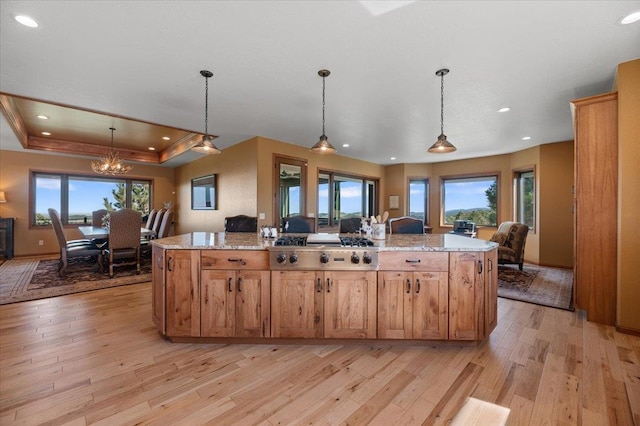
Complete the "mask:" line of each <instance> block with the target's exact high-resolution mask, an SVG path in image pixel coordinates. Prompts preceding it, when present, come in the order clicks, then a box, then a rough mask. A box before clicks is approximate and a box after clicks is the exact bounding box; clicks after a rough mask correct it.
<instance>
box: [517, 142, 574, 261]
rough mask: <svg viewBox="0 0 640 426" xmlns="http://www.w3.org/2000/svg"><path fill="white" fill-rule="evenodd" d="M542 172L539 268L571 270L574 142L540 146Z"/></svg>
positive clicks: (539, 197)
mask: <svg viewBox="0 0 640 426" xmlns="http://www.w3.org/2000/svg"><path fill="white" fill-rule="evenodd" d="M539 170H540V172H539V176H540V178H539V179H538V188H537V190H538V200H539V202H538V207H539V210H538V211H539V215H538V217H539V219H538V226H539V232H538V233H537V236H539V238H540V264H541V265H547V266H557V267H562V268H572V267H573V214H572V213H571V208H572V205H573V194H572V188H573V182H574V174H573V170H574V162H573V141H569V142H560V143H552V144H546V145H541V146H540V167H539ZM527 244H528V243H527Z"/></svg>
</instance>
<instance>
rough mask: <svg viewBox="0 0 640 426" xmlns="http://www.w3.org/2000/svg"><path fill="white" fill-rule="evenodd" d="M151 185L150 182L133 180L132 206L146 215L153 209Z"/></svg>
mask: <svg viewBox="0 0 640 426" xmlns="http://www.w3.org/2000/svg"><path fill="white" fill-rule="evenodd" d="M150 198H151V185H150V184H149V182H144V181H141V182H132V185H131V208H132V209H133V210H135V211H138V212H140V213H142V216H146V215H147V214H149V211H151V200H150Z"/></svg>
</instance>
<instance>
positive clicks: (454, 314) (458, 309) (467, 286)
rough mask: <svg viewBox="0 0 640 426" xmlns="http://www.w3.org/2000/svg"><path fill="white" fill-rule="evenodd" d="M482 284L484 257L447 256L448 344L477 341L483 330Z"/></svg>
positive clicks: (453, 254) (460, 253) (465, 254)
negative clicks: (449, 342)
mask: <svg viewBox="0 0 640 426" xmlns="http://www.w3.org/2000/svg"><path fill="white" fill-rule="evenodd" d="M484 281H485V279H484V255H483V253H476V252H451V253H450V254H449V339H450V340H477V339H478V338H479V335H480V329H481V327H482V328H484V315H482V316H481V314H484V309H485V306H484ZM481 324H482V325H481Z"/></svg>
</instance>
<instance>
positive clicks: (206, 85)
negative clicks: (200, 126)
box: [204, 77, 209, 135]
mask: <svg viewBox="0 0 640 426" xmlns="http://www.w3.org/2000/svg"><path fill="white" fill-rule="evenodd" d="M204 134H205V135H208V134H209V77H205V79H204Z"/></svg>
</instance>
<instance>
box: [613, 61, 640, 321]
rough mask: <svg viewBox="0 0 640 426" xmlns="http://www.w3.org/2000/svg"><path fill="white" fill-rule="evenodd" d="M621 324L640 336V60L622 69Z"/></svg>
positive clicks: (619, 156)
mask: <svg viewBox="0 0 640 426" xmlns="http://www.w3.org/2000/svg"><path fill="white" fill-rule="evenodd" d="M617 86H618V161H619V168H618V202H619V204H618V309H617V325H618V327H621V328H623V329H630V330H635V332H636V333H640V309H638V306H640V284H639V281H640V279H639V278H638V269H637V268H638V261H639V260H640V254H639V253H640V243H639V241H640V227H639V226H638V218H639V217H640V189H639V188H640V167H639V166H638V165H639V164H640V120H639V118H640V59H636V60H634V61H630V62H625V63H623V64H620V65H619V66H618V75H617Z"/></svg>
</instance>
